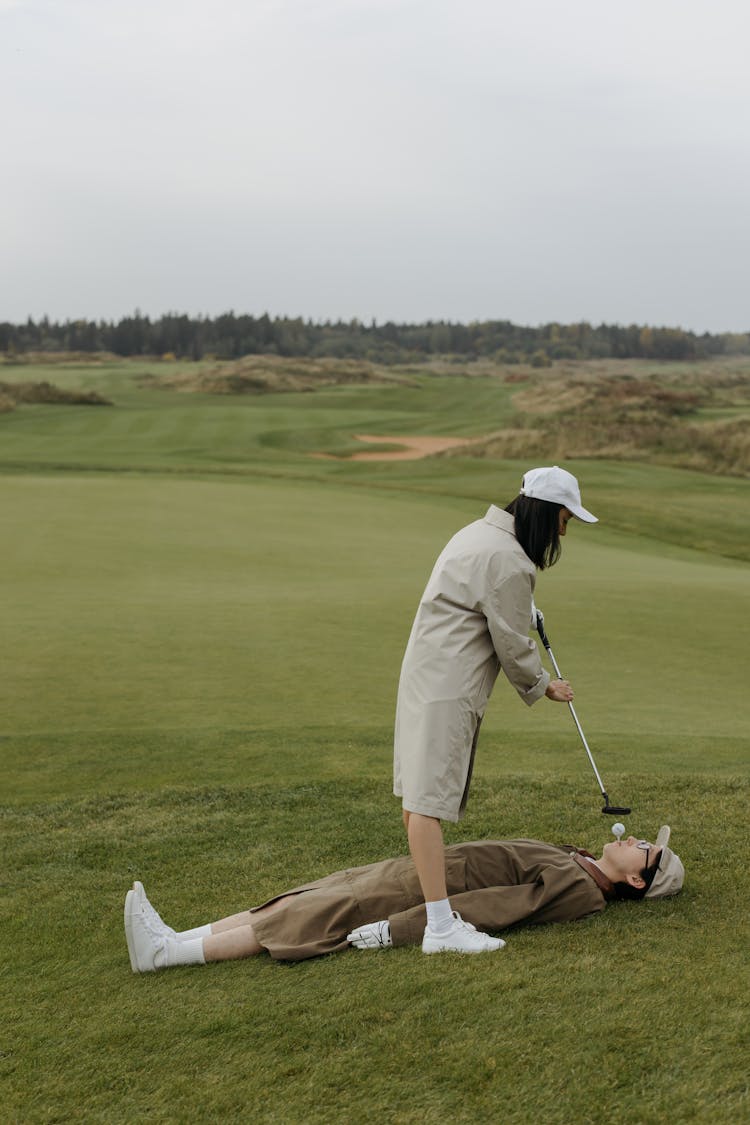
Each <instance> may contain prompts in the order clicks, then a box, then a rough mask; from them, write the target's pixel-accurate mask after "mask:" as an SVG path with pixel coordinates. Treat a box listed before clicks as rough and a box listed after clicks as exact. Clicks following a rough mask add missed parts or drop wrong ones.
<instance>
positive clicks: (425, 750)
mask: <svg viewBox="0 0 750 1125" xmlns="http://www.w3.org/2000/svg"><path fill="white" fill-rule="evenodd" d="M481 723H482V716H481V715H478V714H477V713H476V712H475V711H473V710H472V709H471V708H470V707H469V706H468V705H466V704H463V703H462V702H461V701H460V700H458V701H457V700H450V701H445V702H440V703H430V704H428V705H427V706H424V705H423V706H421V707H419V708H414V709H412V708H410V707H409V705H408V704H407V703H405V702H404V701H403V699H399V707H398V710H397V714H396V738H395V742H394V755H393V792H394V794H395V795H396V796H397V797H401V798H402V804H403V807H404V809H406V810H408V811H409V812H415V813H421V814H422V815H423V816H433V817H436V818H437V819H438V820H450V821H457V820H460V819H461V817H462V816H463V814H464V809H465V808H466V801H467V799H468V796H469V786H470V784H471V775H472V772H473V769H474V757H475V754H476V749H477V741H478V739H479V728H480V726H481Z"/></svg>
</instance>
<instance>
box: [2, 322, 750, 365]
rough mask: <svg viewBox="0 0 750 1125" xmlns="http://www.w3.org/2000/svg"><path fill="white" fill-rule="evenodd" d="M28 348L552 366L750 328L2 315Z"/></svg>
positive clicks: (695, 350)
mask: <svg viewBox="0 0 750 1125" xmlns="http://www.w3.org/2000/svg"><path fill="white" fill-rule="evenodd" d="M30 352H79V353H81V352H84V353H85V352H91V353H95V352H111V353H113V354H114V355H118V356H168V357H170V358H172V357H174V358H177V359H191V360H200V359H203V358H204V356H205V357H215V358H217V359H237V358H239V357H240V356H244V355H262V354H271V355H280V356H310V357H313V358H318V357H323V356H334V357H338V358H348V359H351V358H356V359H367V360H372V361H373V362H376V363H405V362H411V361H415V360H419V359H422V358H424V357H427V356H438V355H441V356H451V355H452V356H456V357H460V358H462V359H473V358H489V359H494V360H496V361H497V362H499V363H532V364H534V365H536V366H539V367H543V366H547V365H548V364H549V363H551V362H552V361H553V360H561V359H562V360H564V359H571V360H580V359H603V358H615V359H638V358H643V359H662V360H692V359H704V358H706V357H710V356H720V355H748V354H750V333H721V334H717V335H711V334H709V333H704V334H702V335H696V334H695V333H693V332H685V331H683V330H682V329H680V328H650V327H642V326H639V325H635V324H631V325H628V326H623V325H619V324H600V325H598V326H594V325H591V324H588V323H586V322H582V323H580V324H545V325H543V326H541V327H538V328H527V327H523V326H520V325H517V324H512V323H511V322H510V321H508V320H487V321H478V322H475V323H471V324H456V323H451V322H448V321H428V322H427V323H425V324H394V323H392V322H390V321H389V322H388V323H386V324H377V323H376V322H375V321H372V322H371V323H370V324H364V323H362V322H360V321H358V320H350V321H336V322H331V321H325V322H323V323H321V322H314V321H311V320H303V319H301V318H297V319H292V318H289V317H273V318H272V317H270V316H268V315H266V314H264V315H263V316H258V317H255V316H247V315H239V316H238V315H236V314H235V313H234V312H228V313H224V314H223V315H222V316H217V317H213V318H211V317H190V316H185V315H178V314H167V315H166V316H161V317H159V318H158V319H155V320H152V319H151V318H150V317H148V316H142V315H141V314H140V313H139V312H136V313H135V315H134V316H128V317H124V318H123V319H122V320H120V321H118V322H117V323H114V322H109V321H98V322H97V321H91V320H67V321H65V322H64V323H59V322H53V321H50V320H49V319H48V318H47V317H44V318H42V319H41V320H38V321H34V320H32V319H29V320H27V321H26V323H25V324H7V323H0V354H2V353H5V356H6V358H11V359H12V358H13V357H18V358H19V359H21V358H22V357H23V356H24V355H25V354H27V353H30Z"/></svg>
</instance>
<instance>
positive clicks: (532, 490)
mask: <svg viewBox="0 0 750 1125" xmlns="http://www.w3.org/2000/svg"><path fill="white" fill-rule="evenodd" d="M521 495H522V496H529V497H530V498H531V499H533V500H548V501H549V502H550V503H551V504H562V505H563V507H565V508H568V509H569V510H570V511H571V512H572V513H573V515H574V516H576V517H577V518H578V519H579V520H583V521H584V523H598V522H599V520H598V519H597V517H596V516H592V514H591V512H589V511H587V510H586V508H584V506H583V504H582V503H581V490H580V488H579V487H578V481H577V480H576V478H575V477H574V476H573V474H572V473H569V472H568V471H567V470H566V469H561V468H560V466H559V465H549V466H547V467H546V468H544V469H529V471H528V473H526V474H525V475H524V478H523V481H522V482H521Z"/></svg>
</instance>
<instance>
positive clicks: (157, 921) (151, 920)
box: [133, 879, 179, 941]
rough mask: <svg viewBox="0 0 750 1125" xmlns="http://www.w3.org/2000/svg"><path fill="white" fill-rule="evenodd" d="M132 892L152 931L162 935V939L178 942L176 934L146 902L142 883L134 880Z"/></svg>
mask: <svg viewBox="0 0 750 1125" xmlns="http://www.w3.org/2000/svg"><path fill="white" fill-rule="evenodd" d="M133 890H134V891H135V894H136V898H137V899H138V902H139V903H140V907H141V910H142V911H143V913H144V914H145V915H146V921H147V922H148V924H149V925H150V926H151V928H152V930H156V931H157V932H158V933H161V934H163V935H164V937H168V938H172V940H173V941H179V938H178V937H177V934H176V932H175V931H174V930H173V929H172V927H171V926H168V925H167V923H166V922H164V921H163V920H162V917H161V915H160V914H159V913H158V911H157V910H155V909H154V907H153V906H152V905H151V903H150V902H149V901H148V898H147V897H146V892H145V891H144V889H143V883H139V882H138V880H137V879H136V881H135V883H133Z"/></svg>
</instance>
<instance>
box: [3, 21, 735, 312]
mask: <svg viewBox="0 0 750 1125" xmlns="http://www.w3.org/2000/svg"><path fill="white" fill-rule="evenodd" d="M749 42H750V5H748V3H747V0H705V2H698V0H627V2H625V0H620V2H616V0H450V2H449V0H128V2H127V3H124V2H123V0H0V115H2V117H1V120H0V125H1V126H2V129H1V131H0V137H1V138H2V149H1V155H0V168H1V171H0V254H1V255H2V260H1V261H0V320H11V321H19V320H24V319H25V318H26V317H27V316H29V315H30V316H33V317H34V318H38V317H40V316H42V315H44V314H48V315H49V316H50V317H52V318H53V319H66V318H78V317H82V318H92V319H99V318H105V319H119V318H120V317H122V316H125V315H128V314H130V313H132V312H133V311H134V310H135V309H136V308H140V309H141V310H142V311H143V312H145V313H148V314H149V315H151V316H158V315H160V314H161V313H163V312H166V311H170V310H175V311H180V312H187V313H191V314H199V313H203V314H206V315H211V316H213V315H216V314H218V313H220V312H223V311H226V310H229V309H234V310H235V311H236V312H249V313H253V314H256V315H259V314H260V313H262V312H265V311H267V312H269V313H270V314H271V315H290V316H303V317H305V318H308V317H309V318H312V319H314V320H321V319H327V318H331V319H338V318H343V319H350V318H351V317H358V318H360V319H361V320H364V321H369V320H370V319H371V318H373V317H374V318H375V319H376V320H377V321H378V322H382V321H385V320H397V321H411V322H414V321H424V320H428V319H449V320H463V321H469V320H484V319H509V320H513V321H515V322H517V323H521V324H531V325H536V324H541V323H545V322H548V321H553V320H557V321H561V322H565V323H567V322H572V321H577V320H588V321H591V322H593V323H599V322H601V321H606V322H611V323H615V322H617V323H622V324H628V323H643V324H645V323H648V324H652V325H673V326H681V327H683V328H688V329H692V330H695V331H724V330H735V331H745V330H748V329H750V299H749V291H750V286H749V285H748V263H750V66H748V61H747V59H748V43H749Z"/></svg>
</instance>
